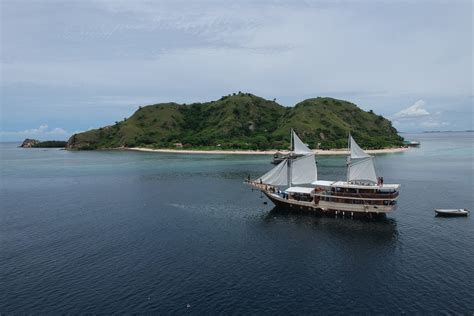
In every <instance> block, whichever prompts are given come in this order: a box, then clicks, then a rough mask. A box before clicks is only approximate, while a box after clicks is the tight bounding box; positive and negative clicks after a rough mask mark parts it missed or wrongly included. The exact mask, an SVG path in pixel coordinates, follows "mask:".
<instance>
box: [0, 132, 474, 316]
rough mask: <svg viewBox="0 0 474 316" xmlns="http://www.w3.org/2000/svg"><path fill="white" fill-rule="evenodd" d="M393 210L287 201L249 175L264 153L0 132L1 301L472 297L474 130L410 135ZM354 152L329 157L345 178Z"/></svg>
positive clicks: (287, 304)
mask: <svg viewBox="0 0 474 316" xmlns="http://www.w3.org/2000/svg"><path fill="white" fill-rule="evenodd" d="M404 136H405V137H407V138H410V139H412V138H413V139H419V140H420V141H421V143H422V146H421V147H420V148H419V149H412V150H410V151H409V152H406V153H403V154H390V155H381V156H377V158H376V168H377V170H378V172H379V174H380V175H383V176H384V179H385V182H387V183H388V182H392V183H393V182H394V183H400V184H402V189H401V197H400V201H399V208H398V210H396V211H395V212H394V213H393V214H392V215H390V216H389V217H388V218H387V219H386V220H382V221H364V220H350V219H335V218H324V217H317V216H308V215H303V214H288V213H286V212H282V211H277V210H274V209H272V206H271V205H270V203H269V204H267V205H265V204H263V201H264V200H265V199H264V198H261V196H260V194H259V193H257V192H252V191H251V190H250V189H249V188H248V187H246V186H245V185H243V184H242V180H243V179H244V178H246V177H247V175H248V174H250V175H252V176H258V175H260V174H263V173H264V172H266V171H267V170H269V169H270V168H271V165H270V164H269V161H270V157H268V156H232V155H228V156H220V155H212V156H211V155H174V154H157V153H138V152H119V151H102V152H69V151H64V150H54V149H45V150H43V149H31V150H26V149H19V148H16V146H17V144H13V143H3V144H1V145H0V146H1V147H0V148H1V191H0V201H1V204H0V219H1V221H0V242H1V252H0V275H1V278H0V280H1V282H0V312H2V313H19V314H23V313H32V312H36V313H43V314H47V313H79V312H85V313H102V312H106V313H132V312H141V313H146V312H162V313H196V314H198V313H215V312H219V313H246V314H247V313H254V314H257V313H258V314H262V313H265V314H270V313H272V314H274V313H277V314H287V313H291V314H301V313H316V312H320V313H348V312H351V313H401V312H406V313H413V312H416V311H418V312H424V313H433V312H445V313H454V312H458V313H469V314H472V313H473V312H474V294H473V293H474V292H473V291H472V290H473V288H472V284H474V237H473V233H474V217H473V216H470V217H468V218H450V219H443V218H436V217H434V216H433V215H434V213H433V209H434V208H441V207H449V208H459V207H466V208H469V209H471V210H474V199H473V193H472V192H473V175H474V160H473V143H474V133H444V134H439V133H436V134H419V135H404ZM344 161H345V158H344V157H320V158H318V168H319V174H320V178H321V179H337V178H340V179H343V178H344V176H345V166H344Z"/></svg>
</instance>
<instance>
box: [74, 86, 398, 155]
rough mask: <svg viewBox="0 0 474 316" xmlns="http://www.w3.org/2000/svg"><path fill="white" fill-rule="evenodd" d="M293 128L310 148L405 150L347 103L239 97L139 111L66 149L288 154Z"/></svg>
mask: <svg viewBox="0 0 474 316" xmlns="http://www.w3.org/2000/svg"><path fill="white" fill-rule="evenodd" d="M291 128H293V129H295V131H296V132H297V133H298V135H299V136H300V137H301V139H303V141H305V142H306V143H307V144H308V145H309V146H310V147H311V148H313V149H321V150H327V149H335V148H346V147H347V137H348V133H349V131H350V132H351V134H352V135H353V136H354V138H355V139H357V142H358V143H359V144H360V145H361V146H362V147H364V148H366V149H381V148H393V147H400V146H403V138H402V137H401V136H399V135H398V133H397V130H396V129H395V128H394V127H393V126H392V123H391V122H390V121H389V120H387V119H386V118H384V117H383V116H381V115H377V114H375V113H373V111H368V112H366V111H364V110H362V109H360V108H359V107H358V106H356V105H355V104H353V103H350V102H347V101H343V100H338V99H333V98H322V97H318V98H312V99H307V100H304V101H302V102H300V103H298V104H296V105H295V106H294V107H285V106H282V105H280V104H278V103H277V102H276V100H266V99H264V98H261V97H258V96H255V95H253V94H250V93H242V92H239V93H234V94H232V95H228V96H223V97H222V98H220V99H219V100H217V101H211V102H206V103H193V104H189V105H187V104H177V103H161V104H154V105H148V106H143V107H139V109H138V110H137V111H136V112H135V113H134V114H133V115H132V116H131V117H129V118H125V119H124V120H122V121H116V122H115V124H114V125H110V126H105V127H101V128H98V129H93V130H89V131H86V132H83V133H78V134H74V135H72V136H71V138H70V139H69V140H68V142H67V145H66V148H67V149H78V150H94V149H116V148H136V147H141V148H149V149H183V150H193V149H195V150H270V149H271V150H273V149H275V150H286V149H288V147H289V145H290V144H289V138H290V137H289V135H290V129H291Z"/></svg>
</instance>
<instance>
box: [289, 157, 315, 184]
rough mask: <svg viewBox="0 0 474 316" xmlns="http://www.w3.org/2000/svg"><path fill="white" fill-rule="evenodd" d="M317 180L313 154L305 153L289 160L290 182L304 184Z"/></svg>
mask: <svg viewBox="0 0 474 316" xmlns="http://www.w3.org/2000/svg"><path fill="white" fill-rule="evenodd" d="M316 180H318V169H317V167H316V161H315V158H314V155H307V156H303V157H300V158H298V159H295V160H293V161H292V162H291V184H306V183H312V182H314V181H316Z"/></svg>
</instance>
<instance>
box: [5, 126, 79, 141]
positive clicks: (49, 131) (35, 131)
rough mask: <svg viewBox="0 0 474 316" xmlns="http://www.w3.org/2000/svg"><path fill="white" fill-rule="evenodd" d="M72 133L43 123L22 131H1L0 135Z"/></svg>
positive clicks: (63, 134) (62, 134)
mask: <svg viewBox="0 0 474 316" xmlns="http://www.w3.org/2000/svg"><path fill="white" fill-rule="evenodd" d="M69 134H70V133H69V132H68V131H66V130H65V129H63V128H61V127H55V128H53V129H50V128H49V127H48V125H47V124H41V125H40V126H39V127H38V128H31V129H25V130H22V131H0V136H18V137H20V136H22V137H39V138H42V136H45V137H46V136H50V137H53V136H55V137H61V138H64V137H65V136H67V135H69Z"/></svg>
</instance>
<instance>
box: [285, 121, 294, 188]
mask: <svg viewBox="0 0 474 316" xmlns="http://www.w3.org/2000/svg"><path fill="white" fill-rule="evenodd" d="M293 146H294V145H293V129H291V131H290V153H289V154H288V158H287V159H288V163H287V164H286V165H287V168H288V174H287V178H288V187H291V162H292V161H291V157H292V156H293V150H294V148H293Z"/></svg>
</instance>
